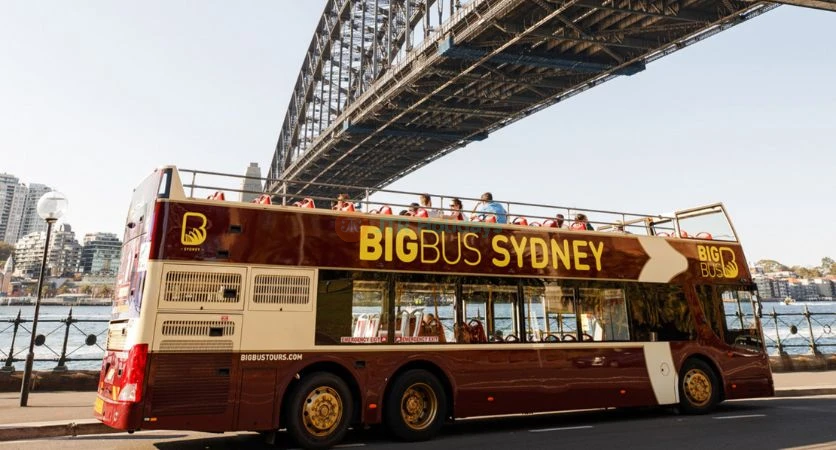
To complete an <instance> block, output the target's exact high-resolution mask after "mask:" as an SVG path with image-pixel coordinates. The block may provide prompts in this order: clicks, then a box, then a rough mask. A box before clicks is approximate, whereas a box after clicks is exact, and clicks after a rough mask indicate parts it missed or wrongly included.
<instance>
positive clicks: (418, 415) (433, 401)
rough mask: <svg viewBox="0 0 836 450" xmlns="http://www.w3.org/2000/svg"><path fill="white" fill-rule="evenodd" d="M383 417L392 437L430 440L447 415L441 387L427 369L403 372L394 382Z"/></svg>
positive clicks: (445, 400) (409, 439) (445, 401)
mask: <svg viewBox="0 0 836 450" xmlns="http://www.w3.org/2000/svg"><path fill="white" fill-rule="evenodd" d="M383 415H384V419H385V421H386V426H387V427H388V428H389V430H390V431H391V432H392V434H394V435H395V437H397V438H399V439H403V440H405V441H424V440H427V439H431V438H432V437H433V436H435V434H436V433H438V431H439V430H440V429H441V426H442V425H443V424H444V417H445V416H446V415H447V397H446V396H445V394H444V388H443V387H442V386H441V383H440V382H439V381H438V379H437V378H436V377H435V376H434V375H433V374H431V373H430V372H427V371H426V370H420V369H416V370H410V371H408V372H405V373H404V374H402V375H401V376H399V377H398V378H397V379H396V380H395V381H394V384H393V385H392V390H391V392H390V393H389V396H388V397H387V398H386V404H385V409H384V410H383Z"/></svg>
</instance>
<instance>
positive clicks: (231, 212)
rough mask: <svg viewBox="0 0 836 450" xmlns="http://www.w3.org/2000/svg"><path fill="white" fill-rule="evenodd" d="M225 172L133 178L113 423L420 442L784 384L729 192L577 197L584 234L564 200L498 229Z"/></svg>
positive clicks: (757, 392) (105, 415)
mask: <svg viewBox="0 0 836 450" xmlns="http://www.w3.org/2000/svg"><path fill="white" fill-rule="evenodd" d="M198 177H203V178H207V179H208V180H209V181H208V182H203V181H198V180H196V178H198ZM241 178H243V177H241ZM181 179H182V180H190V183H189V184H185V185H184V183H183V181H181ZM213 180H214V181H213ZM218 180H221V181H218ZM223 180H227V178H225V176H223V175H222V174H213V173H206V172H197V171H191V172H187V171H185V170H179V171H178V170H177V169H176V168H174V167H163V168H161V169H158V170H156V171H155V172H154V173H153V174H152V175H151V176H149V177H148V178H147V179H146V180H145V181H143V182H142V184H141V185H140V186H139V187H138V188H137V189H136V190H135V192H134V195H133V199H132V201H131V205H130V209H129V213H128V217H127V221H126V228H125V234H124V243H123V249H122V261H121V265H120V269H119V274H118V277H117V278H118V281H117V288H116V298H115V301H114V307H113V315H112V320H111V321H110V324H109V329H108V339H107V351H106V355H105V357H104V360H103V362H102V370H101V378H100V382H99V386H98V396H97V399H96V403H95V406H94V410H95V415H96V417H97V418H98V419H99V420H101V421H102V422H104V423H105V424H107V425H109V426H111V427H113V428H117V429H121V430H128V431H136V430H144V429H181V430H198V431H209V432H226V431H238V430H241V431H244V430H247V431H259V432H264V433H274V432H276V431H277V430H280V429H286V430H287V432H288V434H289V435H290V436H291V437H292V438H293V439H294V440H295V441H296V442H297V443H298V444H299V445H301V446H303V447H307V448H323V447H328V446H332V445H334V444H337V443H338V442H340V440H341V439H342V438H343V437H344V435H345V434H346V432H347V430H348V429H349V428H351V427H359V426H369V425H375V424H383V425H384V426H385V428H386V429H387V430H389V431H390V432H391V433H392V434H393V435H394V436H395V437H396V438H399V439H402V440H423V439H429V438H431V437H432V436H434V435H435V434H436V433H437V432H438V431H439V429H440V428H441V426H442V425H443V424H444V423H445V422H448V421H451V420H454V419H458V418H466V417H474V416H490V415H507V414H519V413H534V412H547V411H560V410H576V409H592V408H607V407H633V406H648V405H674V406H677V407H678V408H679V410H680V411H682V412H684V413H696V414H699V413H706V412H708V411H711V410H712V408H714V407H715V405H717V404H718V403H719V402H721V401H723V400H727V399H740V398H750V397H762V396H771V395H773V392H774V391H773V382H772V376H771V372H770V368H769V361H768V357H767V355H766V352H765V348H764V345H763V339H762V335H761V329H760V323H759V319H758V314H756V311H757V308H756V306H757V305H756V298H755V297H754V295H755V288H754V285H753V284H752V280H751V276H750V274H749V273H748V268H747V264H746V260H745V258H744V254H743V250H742V249H741V245H740V243H739V240H738V238H737V235H736V232H735V230H734V228H733V226H732V225H731V222H730V220H729V218H728V215H727V214H726V211H725V209H724V207H723V206H722V205H721V204H715V205H709V206H705V207H700V208H691V209H687V210H682V211H677V212H675V213H672V214H663V215H647V214H627V213H619V212H611V211H596V210H584V211H582V212H583V213H584V214H585V215H586V216H587V217H588V220H589V222H590V223H591V224H592V226H591V227H587V226H582V227H578V228H582V229H578V230H576V229H573V228H575V227H573V228H566V225H564V226H563V227H559V226H557V223H556V222H555V221H554V220H552V219H553V218H554V217H555V215H556V214H557V213H560V214H565V215H566V217H569V218H571V216H570V215H571V214H572V213H575V212H578V211H579V210H577V209H570V208H562V207H552V206H548V205H534V204H522V203H504V207H505V209H506V210H507V212H508V217H509V222H511V223H509V224H497V223H492V220H491V219H492V218H493V217H492V216H490V214H488V215H482V216H476V217H475V219H476V220H475V221H462V220H451V219H448V218H429V217H422V216H425V214H414V215H412V216H407V215H397V214H394V215H393V214H390V211H393V210H395V211H396V210H398V209H399V207H398V206H399V205H408V204H409V203H411V202H412V201H415V199H417V195H414V194H405V193H401V192H388V193H387V192H386V191H382V190H378V191H377V192H376V193H375V194H374V195H372V196H371V197H368V196H367V197H365V198H364V199H363V200H362V201H360V202H359V203H356V204H355V203H350V205H349V206H350V208H347V207H344V206H341V207H340V208H339V210H332V209H330V208H328V207H327V206H328V200H329V199H328V198H322V197H320V198H317V197H314V196H311V197H308V198H302V197H301V196H300V195H297V196H296V197H294V198H290V197H283V196H279V195H274V196H272V197H271V196H269V195H260V196H258V197H257V198H255V199H253V200H252V201H249V202H244V201H233V200H232V199H231V198H232V196H233V195H235V192H234V189H227V190H219V189H216V188H215V187H212V186H213V184H212V183H221V184H223ZM236 182H237V181H236ZM226 184H229V183H226ZM311 185H312V184H311V183H307V184H306V185H305V186H311ZM222 187H223V186H222ZM302 187H304V186H302ZM333 189H340V188H339V187H337V188H333V187H332V191H333ZM344 189H345V190H350V191H351V192H355V193H357V192H362V190H361V189H358V188H354V187H344ZM216 190H217V192H215V191H216ZM320 191H322V189H320ZM285 192H287V190H285ZM294 192H297V193H298V192H301V188H300V189H297V190H295V191H294ZM207 194H208V195H207ZM244 194H246V193H244ZM253 196H254V195H253ZM207 197H208V198H207ZM227 197H229V198H227ZM225 198H226V199H225ZM373 198H374V199H378V200H374V201H373V200H372V199H373ZM434 198H435V199H439V198H441V200H442V202H446V201H447V200H449V198H448V197H440V196H434ZM404 199H405V200H404ZM465 200H466V201H467V199H465ZM317 204H318V205H319V206H320V207H319V208H317V207H315V206H317ZM341 204H343V203H341ZM442 205H444V203H442ZM321 206H326V207H325V208H322V207H321ZM441 209H445V208H441ZM588 228H594V230H589V229H588Z"/></svg>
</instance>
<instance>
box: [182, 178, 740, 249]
mask: <svg viewBox="0 0 836 450" xmlns="http://www.w3.org/2000/svg"><path fill="white" fill-rule="evenodd" d="M165 169H171V170H172V171H173V172H174V173H176V174H177V175H176V176H172V180H173V182H172V188H173V189H172V190H173V191H174V190H175V189H174V185H175V184H179V191H178V192H179V193H180V194H181V195H182V196H183V199H187V198H191V199H201V200H203V198H202V197H201V195H202V194H203V193H204V192H209V193H212V192H223V191H226V192H231V193H238V194H253V195H255V196H257V197H258V196H260V197H259V198H261V201H260V202H259V203H258V205H259V206H260V207H273V206H289V205H292V204H293V202H294V201H297V200H302V199H310V200H311V201H313V202H315V203H316V204H317V205H329V204H330V202H333V201H334V199H333V198H331V197H323V196H321V195H305V193H304V192H301V193H297V194H294V195H290V194H286V192H287V191H288V188H287V187H288V186H294V185H304V186H311V187H315V188H326V189H327V190H330V191H334V192H362V193H363V194H364V196H363V198H362V199H359V200H357V201H356V202H355V203H359V204H360V205H362V207H361V208H358V210H357V212H358V213H367V214H368V213H373V209H374V210H379V209H381V208H382V207H384V206H386V207H389V208H391V209H392V210H395V209H397V208H404V209H407V208H409V206H410V203H412V202H414V201H416V200H417V199H418V196H419V195H420V193H417V192H409V191H400V190H393V189H381V188H369V187H362V186H354V185H347V184H333V183H322V182H314V181H296V180H283V179H272V178H262V177H259V178H256V177H247V176H244V175H239V174H228V173H221V172H213V171H204V170H195V169H177V168H176V167H174V166H166V167H165ZM180 174H190V175H191V176H190V178H191V179H190V182H189V183H182V181H181V177H180ZM199 176H200V177H204V178H210V179H211V178H219V179H221V180H228V179H233V180H238V181H239V183H238V184H239V186H240V187H234V186H233V187H230V186H220V185H217V184H212V183H203V182H202V183H200V184H199V183H198V177H199ZM244 180H258V181H259V183H260V185H262V186H266V185H268V184H270V185H273V186H277V185H280V186H284V188H283V189H282V190H283V192H264V191H253V190H247V189H244V188H243V186H244V183H243V181H244ZM184 188H188V195H187V194H186V191H185V190H184ZM264 195H268V196H269V198H270V199H271V201H267V200H265V197H264ZM372 196H376V197H393V200H394V198H395V197H401V196H410V197H411V199H410V200H408V201H405V202H404V201H385V200H388V198H382V199H381V198H377V199H373V198H372ZM204 197H205V195H204ZM431 197H433V198H439V199H440V200H441V205H442V206H441V207H435V208H433V209H436V210H439V211H442V212H443V213H444V214H450V213H452V212H453V210H452V209H450V208H447V207H444V205H445V203H447V202H448V201H449V200H451V199H453V198H458V199H460V200H462V201H466V202H479V201H480V199H478V198H474V197H461V196H450V195H437V194H431ZM227 198H232V195H229V196H227ZM353 202H354V201H353ZM498 203H501V204H502V205H503V206H504V207H505V209H506V211H507V214H508V225H511V226H532V225H535V226H539V225H543V224H544V223H545V221H548V220H553V219H554V218H555V215H556V214H558V213H561V214H564V217H565V224H566V226H568V225H569V224H571V223H572V219H573V215H574V214H577V213H582V214H585V215H586V216H587V217H588V218H589V223H590V224H592V225H593V226H594V228H595V230H596V231H599V232H625V233H629V234H636V235H651V236H654V235H655V236H664V237H679V238H692V239H709V240H713V239H717V238H720V239H721V240H728V241H737V233H736V232H735V230H734V228H733V226H732V224H731V220H730V219H729V217H728V214H727V213H726V210H725V208H724V206H723V205H722V203H715V204H710V205H705V206H700V207H695V208H688V209H683V210H678V211H676V212H674V213H672V214H640V213H628V212H621V211H611V210H601V209H587V208H576V207H566V206H556V205H547V204H538V203H530V202H512V201H502V202H498ZM319 209H323V208H321V207H320V208H319ZM462 212H463V213H465V215H466V216H467V215H469V213H470V211H469V210H467V209H465V208H463V210H462ZM546 214H548V215H546ZM708 215H721V216H722V218H723V222H725V225H726V227H727V228H726V229H725V230H723V231H722V232H720V233H717V232H714V233H712V232H711V231H712V230H702V229H695V230H691V231H685V230H683V229H682V228H681V225H682V222H683V221H686V220H688V221H690V220H691V219H696V218H699V217H702V216H708ZM516 217H520V218H522V219H524V220H521V221H520V222H525V223H526V224H527V225H513V224H512V223H511V222H512V220H514V218H516ZM538 221H542V223H541V222H538ZM666 234H667V235H668V236H665V235H666Z"/></svg>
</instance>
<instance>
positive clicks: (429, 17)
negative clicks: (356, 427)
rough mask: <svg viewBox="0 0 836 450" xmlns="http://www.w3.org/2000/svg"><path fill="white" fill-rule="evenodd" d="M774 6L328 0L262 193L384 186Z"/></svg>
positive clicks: (593, 0) (696, 1)
mask: <svg viewBox="0 0 836 450" xmlns="http://www.w3.org/2000/svg"><path fill="white" fill-rule="evenodd" d="M775 6H777V5H775V4H772V3H765V2H746V1H738V0H471V1H463V0H410V1H407V0H328V1H327V4H326V6H325V10H324V12H323V14H322V16H321V18H320V21H319V24H318V26H317V29H316V32H315V33H314V36H313V39H312V41H311V44H310V46H309V48H308V51H307V54H306V55H305V59H304V62H303V64H302V69H301V71H300V72H299V76H298V78H297V81H296V85H295V87H294V90H293V94H292V97H291V100H290V105H289V106H288V109H287V114H286V116H285V119H284V123H283V125H282V128H281V133H280V136H279V140H278V143H277V145H276V150H275V153H274V155H273V160H272V163H271V166H270V169H269V172H268V178H269V179H270V180H273V181H272V182H268V185H267V190H268V191H271V192H282V191H287V192H289V193H293V194H295V193H299V194H302V193H305V194H308V195H322V196H334V195H336V194H337V193H336V192H330V191H328V189H327V188H325V187H322V186H316V185H308V186H306V187H294V188H292V190H290V191H289V190H288V189H290V188H288V187H287V185H284V184H282V183H281V182H280V181H278V180H281V179H291V180H304V181H312V182H313V181H315V182H322V183H336V184H343V185H346V184H349V185H357V186H367V187H382V186H385V185H386V184H389V183H391V182H392V181H394V180H396V179H398V178H400V177H402V176H404V175H405V174H407V173H409V172H411V171H414V170H416V169H417V168H419V167H421V166H423V165H425V164H427V163H429V162H431V161H433V160H435V159H437V158H439V157H441V156H444V155H445V154H447V153H450V152H452V151H454V150H456V149H458V148H460V147H463V146H465V145H467V144H468V143H470V142H472V141H476V140H481V139H484V138H485V137H486V136H487V135H488V134H489V133H491V132H493V131H495V130H497V129H499V128H502V127H504V126H506V125H508V124H510V123H512V122H514V121H517V120H519V119H521V118H523V117H526V116H528V115H530V114H533V113H535V112H537V111H539V110H541V109H543V108H545V107H548V106H550V105H553V104H555V103H558V102H560V101H562V100H565V99H567V98H569V97H571V96H574V95H576V94H578V93H580V92H583V91H585V90H586V89H589V88H592V87H594V86H597V85H599V84H601V83H604V82H606V81H608V80H610V79H612V78H614V77H617V76H629V75H633V74H636V73H638V72H640V71H642V70H644V69H645V67H646V65H647V64H648V63H650V62H652V61H654V60H656V59H659V58H662V57H664V56H666V55H668V54H670V53H673V52H675V51H677V50H680V49H682V48H684V47H687V46H688V45H691V44H693V43H695V42H698V41H700V40H702V39H705V38H706V37H709V36H712V35H714V34H716V33H718V32H720V31H723V30H725V29H728V28H730V27H732V26H735V25H737V24H740V23H742V22H744V21H746V20H749V19H751V18H753V17H756V16H758V15H760V14H762V13H764V12H766V11H769V10H771V9H772V8H774V7H775ZM295 186H296V185H295ZM360 193H361V190H359V189H358V190H357V191H356V192H350V194H352V195H357V194H360Z"/></svg>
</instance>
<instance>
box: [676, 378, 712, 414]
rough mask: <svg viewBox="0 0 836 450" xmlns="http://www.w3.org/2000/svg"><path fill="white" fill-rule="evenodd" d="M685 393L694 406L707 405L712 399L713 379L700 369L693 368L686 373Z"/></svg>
mask: <svg viewBox="0 0 836 450" xmlns="http://www.w3.org/2000/svg"><path fill="white" fill-rule="evenodd" d="M683 384H684V387H685V395H686V396H687V397H688V400H690V401H691V403H692V404H693V405H694V406H705V405H707V404H708V402H709V401H711V380H709V378H708V375H706V373H705V372H703V371H702V370H699V369H691V370H689V371H688V373H686V374H685V380H684V383H683Z"/></svg>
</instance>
